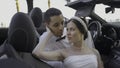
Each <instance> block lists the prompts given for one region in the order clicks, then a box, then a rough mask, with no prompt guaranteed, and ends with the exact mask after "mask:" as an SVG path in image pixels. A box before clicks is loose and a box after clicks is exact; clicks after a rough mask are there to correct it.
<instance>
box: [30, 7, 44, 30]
mask: <svg viewBox="0 0 120 68" xmlns="http://www.w3.org/2000/svg"><path fill="white" fill-rule="evenodd" d="M29 16H30V17H31V19H32V20H33V23H34V26H35V27H36V28H39V27H40V25H41V23H42V10H41V9H40V8H38V7H35V8H33V9H32V10H31V11H30V13H29Z"/></svg>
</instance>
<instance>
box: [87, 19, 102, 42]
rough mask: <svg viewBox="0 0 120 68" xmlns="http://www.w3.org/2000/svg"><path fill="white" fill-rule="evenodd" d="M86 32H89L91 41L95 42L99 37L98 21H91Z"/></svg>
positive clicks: (99, 24)
mask: <svg viewBox="0 0 120 68" xmlns="http://www.w3.org/2000/svg"><path fill="white" fill-rule="evenodd" d="M88 30H89V31H90V32H91V35H92V38H93V41H94V42H95V41H96V40H97V39H98V37H100V36H101V33H102V32H101V23H100V22H99V21H92V22H90V24H88Z"/></svg>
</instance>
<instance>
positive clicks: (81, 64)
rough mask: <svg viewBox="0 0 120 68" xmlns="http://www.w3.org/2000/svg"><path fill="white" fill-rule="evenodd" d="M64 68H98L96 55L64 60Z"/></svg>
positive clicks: (78, 56) (72, 57) (70, 57)
mask: <svg viewBox="0 0 120 68" xmlns="http://www.w3.org/2000/svg"><path fill="white" fill-rule="evenodd" d="M64 65H65V68H98V62H97V57H96V55H75V56H69V57H67V58H66V59H65V60H64Z"/></svg>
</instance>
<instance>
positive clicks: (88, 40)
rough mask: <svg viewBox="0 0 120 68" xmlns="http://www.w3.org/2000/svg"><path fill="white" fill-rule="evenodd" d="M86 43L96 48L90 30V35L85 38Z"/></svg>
mask: <svg viewBox="0 0 120 68" xmlns="http://www.w3.org/2000/svg"><path fill="white" fill-rule="evenodd" d="M85 45H87V46H88V47H90V48H95V46H94V42H93V39H92V36H91V33H90V31H88V37H87V38H86V39H85Z"/></svg>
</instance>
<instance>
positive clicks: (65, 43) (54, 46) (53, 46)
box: [39, 29, 69, 68]
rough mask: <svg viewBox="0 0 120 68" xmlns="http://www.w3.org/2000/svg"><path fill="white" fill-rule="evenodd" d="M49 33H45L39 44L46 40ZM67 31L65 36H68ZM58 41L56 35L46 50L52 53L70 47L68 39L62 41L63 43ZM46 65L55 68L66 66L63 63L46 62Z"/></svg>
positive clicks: (50, 40)
mask: <svg viewBox="0 0 120 68" xmlns="http://www.w3.org/2000/svg"><path fill="white" fill-rule="evenodd" d="M47 33H48V32H44V33H43V34H42V35H41V36H40V38H39V42H42V40H43V39H44V38H46V35H47ZM65 33H66V29H64V32H63V36H64V35H66V34H65ZM56 39H58V37H55V36H54V35H53V36H52V37H51V38H50V39H49V41H48V43H47V45H46V48H45V50H47V51H52V50H58V49H62V48H66V47H69V44H68V41H67V40H66V39H64V40H61V41H57V42H56ZM45 62H46V63H48V64H49V65H51V66H53V67H54V68H64V65H63V63H62V62H60V61H45Z"/></svg>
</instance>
